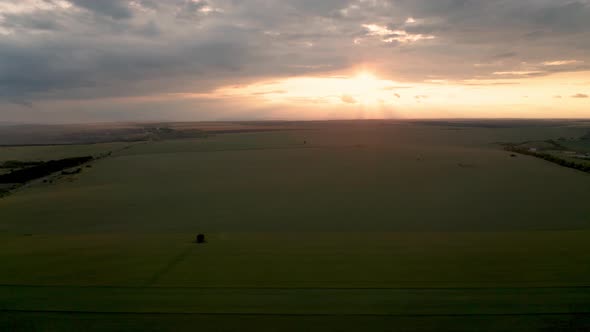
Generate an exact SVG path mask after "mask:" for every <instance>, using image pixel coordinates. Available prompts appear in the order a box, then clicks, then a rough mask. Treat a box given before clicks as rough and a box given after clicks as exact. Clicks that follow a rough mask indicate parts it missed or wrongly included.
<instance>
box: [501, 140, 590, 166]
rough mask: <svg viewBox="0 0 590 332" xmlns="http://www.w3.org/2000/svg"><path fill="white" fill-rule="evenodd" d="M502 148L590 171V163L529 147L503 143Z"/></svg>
mask: <svg viewBox="0 0 590 332" xmlns="http://www.w3.org/2000/svg"><path fill="white" fill-rule="evenodd" d="M504 148H505V149H506V150H507V151H511V152H516V153H520V154H524V155H527V156H533V157H536V158H540V159H543V160H547V161H549V162H552V163H554V164H558V165H560V166H563V167H567V168H573V169H577V170H579V171H582V172H586V173H590V164H585V163H577V162H574V161H570V160H565V159H563V158H559V157H556V156H554V155H552V154H549V153H543V152H537V151H531V150H529V149H523V148H519V147H517V146H514V145H505V146H504Z"/></svg>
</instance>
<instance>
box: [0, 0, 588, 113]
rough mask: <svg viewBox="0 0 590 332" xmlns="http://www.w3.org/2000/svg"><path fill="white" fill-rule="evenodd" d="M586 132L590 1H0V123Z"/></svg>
mask: <svg viewBox="0 0 590 332" xmlns="http://www.w3.org/2000/svg"><path fill="white" fill-rule="evenodd" d="M378 118H379V119H381V118H386V119H389V118H391V119H419V118H590V0H576V1H573V0H321V1H319V0H284V1H278V0H160V1H156V0H134V1H127V0H67V1H66V0H19V1H15V0H10V1H9V0H0V122H1V123H23V122H27V123H70V122H71V123H74V122H103V121H185V120H187V121H189V120H190V121H192V120H203V121H210V120H211V121H213V120H215V121H217V120H295V119H297V120H326V119H378Z"/></svg>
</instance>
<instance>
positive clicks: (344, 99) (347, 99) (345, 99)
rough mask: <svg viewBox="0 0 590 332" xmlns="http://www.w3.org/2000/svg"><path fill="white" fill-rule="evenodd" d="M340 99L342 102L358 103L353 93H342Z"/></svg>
mask: <svg viewBox="0 0 590 332" xmlns="http://www.w3.org/2000/svg"><path fill="white" fill-rule="evenodd" d="M340 100H342V102H344V103H347V104H356V103H357V101H356V99H354V97H353V96H351V95H342V97H340Z"/></svg>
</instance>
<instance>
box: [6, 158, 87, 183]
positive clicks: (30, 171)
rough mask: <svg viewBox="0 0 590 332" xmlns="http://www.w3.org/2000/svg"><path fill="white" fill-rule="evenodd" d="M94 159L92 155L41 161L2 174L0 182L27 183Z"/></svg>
mask: <svg viewBox="0 0 590 332" xmlns="http://www.w3.org/2000/svg"><path fill="white" fill-rule="evenodd" d="M93 159H94V158H93V157H91V156H85V157H74V158H65V159H58V160H49V161H44V162H40V163H38V164H36V165H33V166H31V167H26V168H21V169H16V170H13V171H11V172H10V173H7V174H2V175H0V183H2V184H6V183H21V184H22V183H27V182H29V181H32V180H35V179H39V178H42V177H45V176H48V175H50V174H52V173H55V172H59V171H62V170H64V169H67V168H71V167H76V166H80V165H82V164H84V163H87V162H89V161H91V160H93Z"/></svg>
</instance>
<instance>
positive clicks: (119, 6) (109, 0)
mask: <svg viewBox="0 0 590 332" xmlns="http://www.w3.org/2000/svg"><path fill="white" fill-rule="evenodd" d="M70 2H71V3H72V4H74V5H76V6H78V7H81V8H84V9H87V10H89V11H91V12H94V13H96V14H98V15H105V16H110V17H112V18H114V19H126V18H130V17H131V16H132V15H133V12H132V11H131V9H130V8H129V1H122V0H70Z"/></svg>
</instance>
